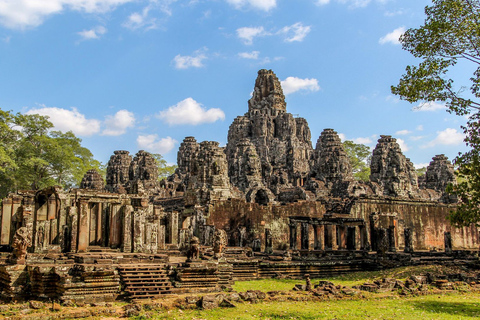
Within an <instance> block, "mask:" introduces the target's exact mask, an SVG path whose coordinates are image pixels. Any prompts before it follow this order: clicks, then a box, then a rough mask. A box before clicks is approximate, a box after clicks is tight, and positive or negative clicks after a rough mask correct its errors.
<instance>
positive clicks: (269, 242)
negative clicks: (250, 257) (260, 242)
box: [265, 228, 273, 254]
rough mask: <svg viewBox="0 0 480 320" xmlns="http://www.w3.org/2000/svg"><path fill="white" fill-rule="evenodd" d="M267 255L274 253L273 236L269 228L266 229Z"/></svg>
mask: <svg viewBox="0 0 480 320" xmlns="http://www.w3.org/2000/svg"><path fill="white" fill-rule="evenodd" d="M265 253H267V254H272V253H273V236H272V231H271V230H270V229H268V228H265Z"/></svg>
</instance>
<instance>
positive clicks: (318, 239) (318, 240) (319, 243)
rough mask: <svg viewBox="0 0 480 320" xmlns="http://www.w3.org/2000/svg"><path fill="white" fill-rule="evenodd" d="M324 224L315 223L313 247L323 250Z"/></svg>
mask: <svg viewBox="0 0 480 320" xmlns="http://www.w3.org/2000/svg"><path fill="white" fill-rule="evenodd" d="M322 229H323V226H321V225H318V224H314V225H313V243H314V245H313V249H314V250H323V240H322V236H323V232H322Z"/></svg>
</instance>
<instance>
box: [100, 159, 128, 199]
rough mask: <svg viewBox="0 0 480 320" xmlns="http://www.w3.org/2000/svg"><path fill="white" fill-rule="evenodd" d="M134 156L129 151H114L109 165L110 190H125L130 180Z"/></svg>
mask: <svg viewBox="0 0 480 320" xmlns="http://www.w3.org/2000/svg"><path fill="white" fill-rule="evenodd" d="M131 162H132V157H131V156H130V155H129V152H128V151H124V150H117V151H114V154H113V156H111V157H110V160H109V161H108V165H107V178H106V180H107V185H106V189H107V190H108V191H110V192H118V193H122V192H125V187H124V186H125V185H126V184H127V183H128V181H129V168H130V163H131Z"/></svg>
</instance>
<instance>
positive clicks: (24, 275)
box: [0, 70, 480, 301]
mask: <svg viewBox="0 0 480 320" xmlns="http://www.w3.org/2000/svg"><path fill="white" fill-rule="evenodd" d="M177 162H178V168H177V169H176V171H175V173H174V174H173V175H172V176H170V177H168V179H165V180H161V181H158V180H157V177H158V168H157V167H156V162H155V160H154V158H153V157H152V156H151V155H150V154H149V153H148V152H145V151H139V152H138V153H136V154H135V155H134V156H133V155H130V153H129V152H128V151H114V152H113V155H112V156H111V158H110V160H109V162H108V167H107V173H106V179H105V181H104V180H103V178H102V177H101V176H100V175H99V174H98V173H97V172H96V171H95V170H89V171H88V172H87V173H86V174H85V176H84V178H83V180H82V182H81V185H80V187H79V188H76V189H71V190H62V189H61V188H60V187H50V188H46V189H44V190H40V191H37V192H33V191H28V190H27V191H17V192H16V193H13V194H10V195H9V196H8V197H6V198H5V199H3V200H2V204H1V210H0V246H1V247H0V248H1V249H2V251H3V253H1V255H0V294H1V297H3V298H10V299H20V298H28V297H32V298H35V299H58V300H60V301H111V300H114V299H121V298H125V299H128V298H150V297H158V296H161V295H162V294H166V293H169V294H172V293H184V292H210V291H215V290H224V289H226V288H229V287H230V286H231V284H232V283H233V281H235V280H243V279H258V278H267V277H276V276H283V277H291V278H299V279H300V278H303V277H304V276H305V275H306V274H309V275H310V276H311V277H318V276H321V275H326V274H337V273H342V272H349V271H356V270H374V269H378V268H381V267H382V266H383V265H384V262H385V261H390V262H394V264H396V265H406V264H422V263H431V262H432V261H433V262H440V263H443V262H445V261H447V262H452V261H456V260H455V259H463V260H462V261H465V260H468V259H470V258H469V257H470V256H472V254H473V253H478V248H479V245H480V239H479V230H478V228H477V227H474V226H472V227H463V228H454V227H453V226H451V225H450V223H449V221H448V220H447V216H448V214H449V213H450V212H451V211H453V210H455V208H456V203H457V199H455V198H454V197H452V195H449V194H446V193H445V188H446V186H447V185H448V184H450V183H455V175H454V169H453V166H452V164H451V163H450V161H449V160H448V159H447V158H446V157H445V156H444V155H436V156H434V157H433V159H432V161H431V162H430V165H429V166H428V168H427V171H426V174H425V176H423V177H417V173H416V171H415V169H414V167H413V164H412V162H411V161H410V160H409V159H408V158H406V157H405V156H404V155H403V153H402V151H401V149H400V146H399V144H398V143H397V141H396V139H395V138H393V137H391V136H387V135H385V136H381V138H380V139H379V140H378V143H377V145H376V147H375V149H374V150H373V155H372V159H371V175H370V181H368V182H362V181H358V180H355V179H354V176H353V173H352V168H351V166H350V163H349V160H348V156H347V154H346V152H345V150H344V148H343V145H342V142H341V140H340V138H339V136H338V134H337V133H336V132H335V131H334V130H333V129H324V130H323V131H322V132H321V134H320V136H319V137H318V140H317V141H316V145H315V148H314V147H313V146H312V137H311V132H310V129H309V126H308V123H307V120H306V119H304V118H300V117H296V116H294V115H292V114H290V113H288V112H287V106H286V102H285V96H284V94H283V91H282V88H281V85H280V81H279V80H278V78H277V77H276V75H275V74H274V73H273V72H272V71H271V70H260V71H259V72H258V77H257V79H256V81H255V86H254V90H253V95H252V98H251V99H250V100H249V101H248V110H247V112H246V113H245V114H244V115H242V116H238V117H236V118H235V119H234V121H233V123H232V124H231V125H230V128H229V130H228V142H227V144H226V146H225V147H221V146H220V145H219V143H218V142H215V141H203V142H198V141H197V140H196V139H195V138H194V137H186V138H185V139H184V140H183V142H182V143H181V145H180V148H179V151H178V155H177ZM187 257H188V259H187ZM452 263H453V262H452ZM390 264H391V263H390Z"/></svg>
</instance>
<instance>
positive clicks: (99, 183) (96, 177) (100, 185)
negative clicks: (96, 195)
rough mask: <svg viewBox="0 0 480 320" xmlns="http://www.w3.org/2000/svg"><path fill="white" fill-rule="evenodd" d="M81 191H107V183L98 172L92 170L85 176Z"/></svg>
mask: <svg viewBox="0 0 480 320" xmlns="http://www.w3.org/2000/svg"><path fill="white" fill-rule="evenodd" d="M80 189H92V190H98V191H103V190H104V189H105V182H104V181H103V178H102V176H101V175H100V174H99V173H98V172H97V170H95V169H90V170H88V171H87V173H85V175H84V176H83V178H82V182H81V183H80Z"/></svg>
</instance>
